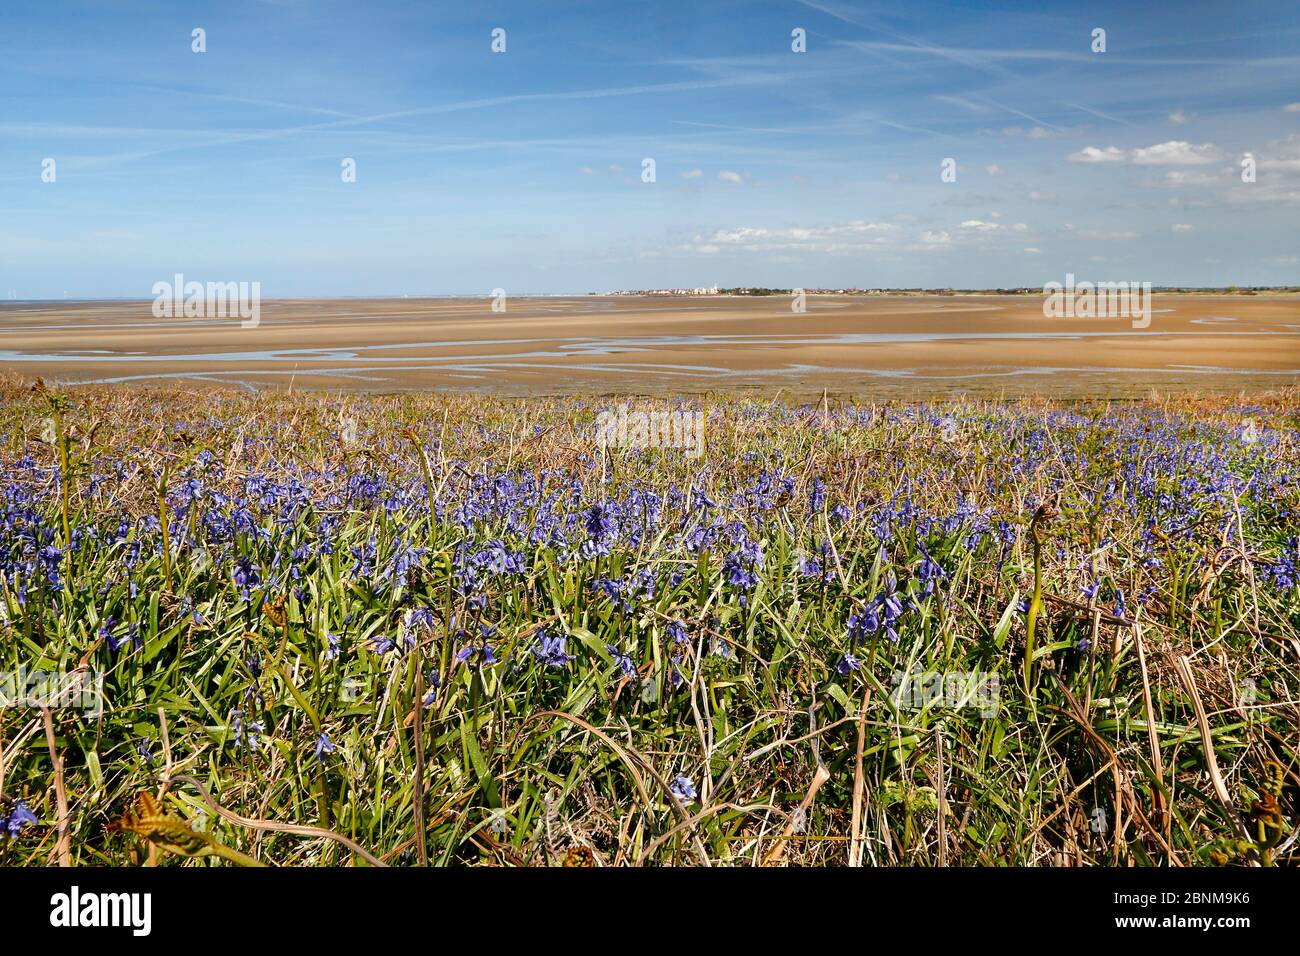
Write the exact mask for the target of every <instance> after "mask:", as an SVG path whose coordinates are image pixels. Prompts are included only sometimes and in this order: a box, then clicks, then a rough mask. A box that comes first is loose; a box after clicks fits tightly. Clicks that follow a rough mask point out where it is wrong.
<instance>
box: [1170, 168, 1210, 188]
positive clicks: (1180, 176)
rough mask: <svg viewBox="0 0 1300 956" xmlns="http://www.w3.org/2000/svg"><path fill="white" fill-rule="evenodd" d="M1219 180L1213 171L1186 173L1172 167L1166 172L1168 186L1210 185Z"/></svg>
mask: <svg viewBox="0 0 1300 956" xmlns="http://www.w3.org/2000/svg"><path fill="white" fill-rule="evenodd" d="M1217 181H1218V177H1217V176H1215V175H1214V174H1213V173H1185V172H1183V171H1182V170H1181V169H1171V170H1169V172H1167V173H1165V185H1167V186H1209V185H1211V184H1213V183H1215V182H1217Z"/></svg>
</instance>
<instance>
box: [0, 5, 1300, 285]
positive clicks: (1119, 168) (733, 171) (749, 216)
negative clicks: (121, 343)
mask: <svg viewBox="0 0 1300 956" xmlns="http://www.w3.org/2000/svg"><path fill="white" fill-rule="evenodd" d="M198 27H201V28H202V29H203V30H205V31H206V44H207V52H205V53H202V54H196V53H194V52H192V50H191V44H192V40H191V36H192V30H193V29H194V28H198ZM496 27H501V28H503V29H504V30H505V31H506V52H505V53H501V54H494V53H493V52H492V51H491V49H490V44H491V31H492V30H493V29H494V28H496ZM1098 27H1100V28H1103V29H1104V30H1105V31H1106V52H1105V53H1094V52H1092V50H1091V45H1092V31H1093V30H1094V28H1098ZM795 28H802V29H803V30H805V31H806V35H807V52H805V53H795V52H793V51H792V50H791V42H792V41H791V31H792V30H794V29H795ZM1246 153H1249V154H1251V156H1253V158H1254V159H1255V161H1256V181H1255V182H1254V183H1243V182H1242V181H1241V176H1240V172H1241V170H1240V165H1239V164H1240V162H1241V160H1242V158H1243V155H1244V154H1246ZM46 158H52V159H54V160H55V164H56V165H55V176H56V179H55V181H54V182H52V183H50V182H43V181H42V178H41V175H42V161H43V160H44V159H46ZM344 158H352V159H354V160H355V162H356V170H357V181H356V182H355V183H345V182H343V181H342V177H341V175H340V173H341V163H342V161H343V159H344ZM647 158H650V159H653V160H654V162H655V177H656V178H655V182H653V183H646V182H642V176H641V171H642V163H643V160H644V159H647ZM946 158H952V159H955V160H956V163H957V177H956V181H955V182H950V183H945V182H942V181H941V177H940V171H941V163H942V161H943V160H944V159H946ZM1297 223H1300V6H1298V5H1297V4H1296V3H1294V2H1293V0H1288V2H1272V3H1251V4H1237V3H1224V2H1208V3H1199V2H1179V3H1172V2H1170V3H1160V2H1156V3H1141V4H1136V3H1132V2H1131V0H1125V2H1122V3H1059V4H1057V3H1050V2H1048V3H1041V2H1032V3H1031V2H1026V3H1010V4H999V5H997V6H996V8H994V7H990V6H988V5H985V4H978V3H924V4H922V3H916V2H890V3H869V2H864V0H852V2H850V0H806V2H796V0H791V2H758V0H729V2H710V0H700V2H655V3H651V2H624V0H599V2H564V0H548V2H546V3H537V2H476V3H473V4H468V3H466V4H443V3H427V2H395V0H393V2H389V0H368V2H366V3H364V4H362V3H356V2H353V0H348V2H343V0H263V2H255V0H220V2H210V3H209V2H187V3H184V4H177V3H174V2H163V0H156V2H144V0H102V2H80V3H76V2H58V0H53V2H49V3H40V4H26V3H23V4H20V3H7V4H4V5H3V6H2V7H0V297H3V298H9V297H10V296H11V295H13V296H16V297H18V298H59V297H62V296H63V295H64V294H65V293H66V294H67V295H69V296H71V297H83V296H105V297H139V298H148V297H150V288H151V286H152V285H153V283H154V282H156V281H159V280H161V279H168V278H170V277H171V276H172V275H173V274H174V273H176V272H183V273H184V274H185V275H186V277H187V279H198V280H201V281H207V280H220V281H240V280H242V281H259V282H261V283H262V294H263V296H268V297H273V296H289V295H315V296H326V295H402V294H411V295H415V294H430V293H461V294H466V293H487V292H488V291H489V290H490V289H493V288H496V287H501V288H505V289H506V290H507V291H508V292H511V293H523V292H585V291H604V290H609V289H615V288H647V287H663V286H683V285H684V286H700V285H712V284H714V283H718V284H721V285H740V284H763V285H773V286H787V287H793V286H805V287H816V286H840V285H859V286H955V287H991V286H1000V285H1041V284H1043V283H1044V282H1046V281H1050V280H1057V281H1061V280H1063V279H1064V276H1065V274H1066V272H1073V273H1075V274H1076V275H1077V276H1079V277H1080V278H1091V279H1101V280H1112V281H1118V280H1133V281H1151V282H1154V283H1157V284H1199V285H1217V284H1228V283H1237V284H1243V285H1246V284H1267V283H1288V284H1297V283H1300V228H1297Z"/></svg>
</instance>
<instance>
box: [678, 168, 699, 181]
mask: <svg viewBox="0 0 1300 956" xmlns="http://www.w3.org/2000/svg"><path fill="white" fill-rule="evenodd" d="M703 175H704V170H702V169H688V170H686V172H684V173H682V179H699V178H700V177H701V176H703Z"/></svg>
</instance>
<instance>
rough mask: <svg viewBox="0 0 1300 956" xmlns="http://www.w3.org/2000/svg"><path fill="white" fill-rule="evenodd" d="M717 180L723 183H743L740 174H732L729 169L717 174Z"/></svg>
mask: <svg viewBox="0 0 1300 956" xmlns="http://www.w3.org/2000/svg"><path fill="white" fill-rule="evenodd" d="M718 178H719V179H721V180H722V181H723V182H724V183H736V184H740V183H743V182H744V181H745V179H744V177H743V176H741V175H740V173H733V172H732V171H731V170H730V169H724V170H723V171H722V172H720V173H718Z"/></svg>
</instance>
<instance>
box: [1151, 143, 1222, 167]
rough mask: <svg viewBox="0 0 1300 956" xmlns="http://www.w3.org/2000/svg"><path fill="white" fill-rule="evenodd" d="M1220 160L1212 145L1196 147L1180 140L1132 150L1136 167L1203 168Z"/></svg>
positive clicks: (1216, 148)
mask: <svg viewBox="0 0 1300 956" xmlns="http://www.w3.org/2000/svg"><path fill="white" fill-rule="evenodd" d="M1220 158H1222V154H1221V153H1220V152H1219V148H1218V147H1217V146H1215V145H1214V144H1213V143H1202V144H1201V145H1199V146H1196V145H1193V144H1192V143H1189V142H1187V141H1186V140H1181V139H1171V140H1170V141H1169V142H1167V143H1157V144H1156V145H1154V146H1147V147H1145V148H1139V149H1135V150H1133V163H1134V164H1135V165H1137V166H1203V165H1205V164H1206V163H1212V162H1215V161H1216V160H1218V159H1220Z"/></svg>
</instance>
